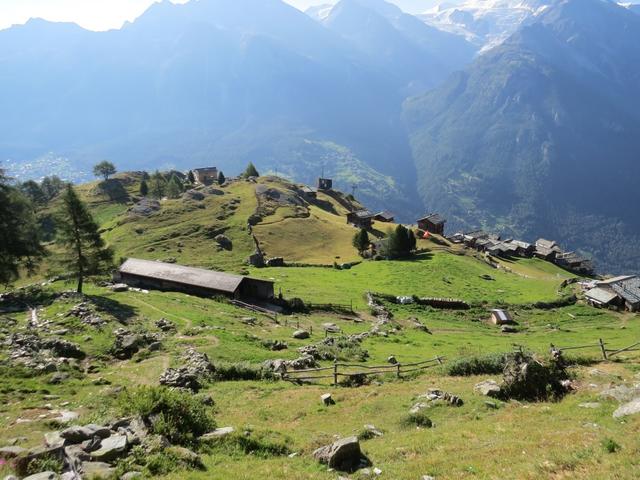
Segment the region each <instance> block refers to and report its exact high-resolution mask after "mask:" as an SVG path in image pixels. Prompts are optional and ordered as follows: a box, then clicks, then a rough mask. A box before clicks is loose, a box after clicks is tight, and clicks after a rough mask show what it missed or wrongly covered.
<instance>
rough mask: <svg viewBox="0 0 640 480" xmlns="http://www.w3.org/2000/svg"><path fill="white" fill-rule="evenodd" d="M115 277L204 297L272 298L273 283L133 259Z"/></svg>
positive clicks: (246, 299) (129, 281)
mask: <svg viewBox="0 0 640 480" xmlns="http://www.w3.org/2000/svg"><path fill="white" fill-rule="evenodd" d="M114 280H116V281H118V282H122V283H125V284H127V285H129V286H131V287H139V288H146V289H153V290H163V291H172V292H183V293H188V294H190V295H197V296H200V297H214V296H218V295H223V296H225V297H228V298H232V299H234V300H243V301H247V302H251V301H252V300H270V299H272V298H273V297H274V289H273V282H272V281H269V280H259V279H256V278H250V277H244V276H241V275H232V274H229V273H224V272H215V271H213V270H206V269H204V268H193V267H185V266H182V265H176V264H172V263H162V262H155V261H151V260H140V259H137V258H129V259H128V260H126V261H125V262H124V263H123V264H122V265H121V266H120V269H119V270H118V272H116V274H115V275H114Z"/></svg>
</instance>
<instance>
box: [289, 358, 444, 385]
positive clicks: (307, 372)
mask: <svg viewBox="0 0 640 480" xmlns="http://www.w3.org/2000/svg"><path fill="white" fill-rule="evenodd" d="M444 359H445V358H444V357H435V358H432V359H430V360H423V361H421V362H413V363H396V364H387V365H362V364H357V363H339V362H337V361H334V362H333V365H332V366H330V367H319V368H307V369H304V370H290V371H285V372H284V373H283V374H282V379H283V380H288V381H291V382H296V383H297V382H303V381H305V382H309V381H311V382H313V381H315V380H323V379H331V380H332V381H333V382H332V383H333V385H334V386H337V385H338V383H339V379H340V377H343V378H353V377H361V376H364V377H368V376H370V375H385V374H395V376H396V377H397V378H402V376H403V375H406V374H408V373H413V372H419V371H423V370H426V369H428V368H432V367H435V366H438V365H442V364H443V362H444Z"/></svg>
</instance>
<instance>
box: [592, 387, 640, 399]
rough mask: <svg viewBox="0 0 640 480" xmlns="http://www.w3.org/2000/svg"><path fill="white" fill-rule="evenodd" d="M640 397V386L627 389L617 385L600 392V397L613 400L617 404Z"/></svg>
mask: <svg viewBox="0 0 640 480" xmlns="http://www.w3.org/2000/svg"><path fill="white" fill-rule="evenodd" d="M638 396H640V384H637V385H634V386H633V387H629V386H627V385H619V386H617V387H611V388H607V389H605V390H603V391H602V392H600V397H601V398H604V399H613V400H617V401H618V402H628V401H630V400H633V399H634V398H637V397H638Z"/></svg>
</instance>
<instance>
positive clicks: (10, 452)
mask: <svg viewBox="0 0 640 480" xmlns="http://www.w3.org/2000/svg"><path fill="white" fill-rule="evenodd" d="M26 451H27V449H26V448H22V447H18V446H17V445H9V446H6V447H2V448H0V458H4V459H5V460H6V459H8V458H15V457H17V456H19V455H22V454H23V453H25V452H26Z"/></svg>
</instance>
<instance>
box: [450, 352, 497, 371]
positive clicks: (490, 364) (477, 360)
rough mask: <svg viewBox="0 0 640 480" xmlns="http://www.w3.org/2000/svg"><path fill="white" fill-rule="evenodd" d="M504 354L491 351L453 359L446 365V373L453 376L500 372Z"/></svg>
mask: <svg viewBox="0 0 640 480" xmlns="http://www.w3.org/2000/svg"><path fill="white" fill-rule="evenodd" d="M504 365H505V354H503V353H492V354H488V355H482V356H474V357H465V358H459V359H457V360H454V361H453V362H451V363H449V364H448V365H447V367H446V373H447V374H448V375H451V376H454V377H466V376H470V375H495V374H498V373H502V371H503V370H504Z"/></svg>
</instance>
